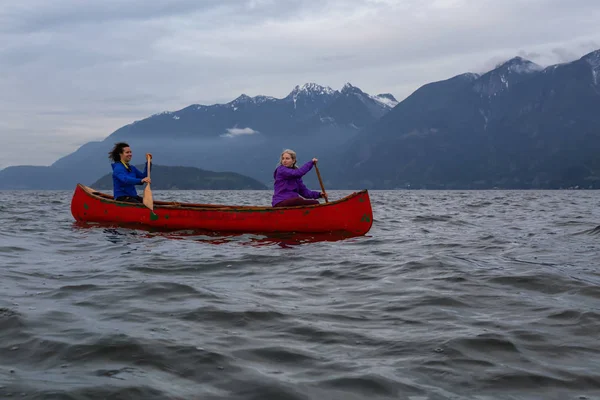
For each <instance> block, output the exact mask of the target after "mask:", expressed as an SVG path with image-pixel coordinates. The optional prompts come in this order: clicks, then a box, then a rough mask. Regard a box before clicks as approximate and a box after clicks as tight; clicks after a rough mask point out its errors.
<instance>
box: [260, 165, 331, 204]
mask: <svg viewBox="0 0 600 400" xmlns="http://www.w3.org/2000/svg"><path fill="white" fill-rule="evenodd" d="M312 167H313V162H312V160H311V161H309V162H307V163H306V164H304V165H303V166H301V167H300V168H288V167H285V166H283V165H280V166H279V167H277V169H276V170H275V172H274V173H273V178H275V184H274V189H275V191H274V193H273V201H272V202H271V204H272V205H273V206H274V205H275V204H277V203H279V202H281V201H283V200H287V199H291V198H294V197H298V196H302V197H304V198H305V199H318V198H319V196H320V195H321V192H315V191H313V190H309V189H308V188H307V187H306V186H304V183H303V182H302V176H304V175H305V174H306V173H307V172H308V171H310V170H311V169H312Z"/></svg>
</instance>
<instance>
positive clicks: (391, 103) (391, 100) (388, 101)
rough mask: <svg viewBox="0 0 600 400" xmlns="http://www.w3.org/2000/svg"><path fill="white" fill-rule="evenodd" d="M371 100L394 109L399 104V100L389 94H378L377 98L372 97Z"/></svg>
mask: <svg viewBox="0 0 600 400" xmlns="http://www.w3.org/2000/svg"><path fill="white" fill-rule="evenodd" d="M371 98H372V99H373V100H375V101H377V102H379V103H381V104H383V105H384V106H386V107H388V108H394V107H396V105H397V104H398V100H396V98H395V97H394V96H392V95H391V94H389V93H382V94H378V95H376V96H371Z"/></svg>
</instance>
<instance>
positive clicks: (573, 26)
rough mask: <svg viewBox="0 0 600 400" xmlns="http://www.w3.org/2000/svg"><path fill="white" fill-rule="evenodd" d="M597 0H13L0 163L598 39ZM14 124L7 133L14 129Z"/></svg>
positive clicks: (565, 55)
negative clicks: (306, 90) (242, 99)
mask: <svg viewBox="0 0 600 400" xmlns="http://www.w3.org/2000/svg"><path fill="white" fill-rule="evenodd" d="M598 20H600V10H599V9H598V7H597V1H596V0H578V2H577V7H573V6H572V5H571V4H569V3H568V2H564V1H562V0H560V1H559V0H535V1H529V0H505V1H503V2H499V1H497V0H419V1H417V0H405V1H401V0H297V1H282V0H228V1H222V0H204V1H196V0H169V1H167V0H154V1H152V2H148V1H142V0H131V1H128V2H122V1H117V0H107V1H103V2H82V1H79V0H56V1H46V0H21V1H19V2H11V3H9V5H4V6H3V7H2V8H0V91H1V92H2V93H3V94H5V93H8V94H9V95H4V96H0V120H1V121H2V123H0V138H1V139H2V140H3V143H10V148H6V147H5V148H4V149H1V148H0V165H2V166H6V165H11V164H17V163H18V164H21V163H26V164H38V165H47V164H50V163H52V162H53V161H54V160H55V159H56V158H57V156H56V154H55V151H54V152H47V151H46V152H43V151H39V150H38V148H39V141H40V140H42V141H46V142H49V143H53V144H52V145H53V146H55V149H56V151H62V153H61V154H60V155H64V154H68V153H70V152H71V151H73V150H75V149H76V148H77V146H79V145H81V144H83V143H85V142H87V141H90V140H99V139H102V138H104V137H106V136H107V135H109V134H110V133H111V132H113V131H114V130H116V129H118V128H119V127H120V126H122V125H125V124H127V123H130V122H132V121H134V120H139V119H143V118H145V117H147V116H149V115H151V114H154V113H157V112H161V111H165V110H177V109H180V108H183V107H186V106H187V105H189V104H194V103H200V104H214V103H220V102H227V101H230V100H232V99H234V98H236V97H237V96H238V95H240V94H241V93H246V94H248V95H250V96H254V95H258V94H264V95H270V96H275V97H283V96H285V95H286V94H287V93H288V92H289V91H290V90H291V89H292V88H293V87H294V86H295V85H297V84H303V83H305V82H317V83H320V84H323V85H328V86H331V87H334V88H340V87H341V86H342V85H343V84H344V83H345V82H352V83H353V84H355V85H357V86H358V87H360V88H361V89H363V90H365V91H367V92H369V93H373V94H375V93H382V92H390V93H392V94H394V95H395V96H396V97H397V98H398V99H399V100H401V99H403V98H404V97H406V96H407V95H409V94H410V93H411V92H412V91H414V90H416V89H417V88H418V87H420V86H421V85H423V84H425V83H428V82H431V81H435V80H441V79H446V78H449V77H451V76H453V75H456V74H460V73H463V72H485V71H487V70H489V69H490V68H492V67H493V66H494V65H496V64H498V63H499V62H502V61H504V60H506V59H508V58H511V57H514V56H516V55H521V56H522V57H524V58H528V59H530V60H531V61H534V62H536V63H538V64H540V65H548V64H552V63H557V62H565V61H570V60H572V59H575V58H578V57H581V56H582V55H583V54H585V53H586V52H589V51H592V50H595V49H598V48H599V47H600V46H599V45H598V44H599V43H600V33H598V32H597V31H598V29H597V22H596V21H598ZM16 132H18V133H16Z"/></svg>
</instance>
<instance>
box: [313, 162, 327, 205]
mask: <svg viewBox="0 0 600 400" xmlns="http://www.w3.org/2000/svg"><path fill="white" fill-rule="evenodd" d="M315 171H317V178H319V184H321V192H323V197H324V198H325V203H329V200H328V199H327V193H326V192H325V187H324V186H323V180H322V179H321V173H320V172H319V167H317V164H315Z"/></svg>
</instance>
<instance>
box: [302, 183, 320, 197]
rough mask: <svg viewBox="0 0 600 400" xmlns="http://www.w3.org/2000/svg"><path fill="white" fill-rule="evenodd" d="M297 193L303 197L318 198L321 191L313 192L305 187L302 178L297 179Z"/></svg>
mask: <svg viewBox="0 0 600 400" xmlns="http://www.w3.org/2000/svg"><path fill="white" fill-rule="evenodd" d="M298 193H299V194H300V196H302V197H304V198H305V199H318V198H319V197H321V192H315V191H314V190H310V189H309V188H307V187H306V185H304V182H302V179H298Z"/></svg>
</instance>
